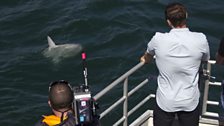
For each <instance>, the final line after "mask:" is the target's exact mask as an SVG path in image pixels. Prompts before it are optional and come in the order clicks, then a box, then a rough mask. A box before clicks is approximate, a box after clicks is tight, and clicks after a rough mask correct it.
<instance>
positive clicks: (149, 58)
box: [140, 52, 153, 63]
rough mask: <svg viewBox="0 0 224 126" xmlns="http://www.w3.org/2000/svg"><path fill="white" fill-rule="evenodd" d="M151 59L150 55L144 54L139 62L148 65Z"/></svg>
mask: <svg viewBox="0 0 224 126" xmlns="http://www.w3.org/2000/svg"><path fill="white" fill-rule="evenodd" d="M152 58H153V56H152V55H151V54H149V53H147V52H145V54H144V55H143V56H142V57H141V58H140V62H144V63H150V61H151V59H152Z"/></svg>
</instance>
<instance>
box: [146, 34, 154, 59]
mask: <svg viewBox="0 0 224 126" xmlns="http://www.w3.org/2000/svg"><path fill="white" fill-rule="evenodd" d="M155 42H156V34H155V35H154V36H153V37H152V39H151V40H150V41H149V43H148V46H147V50H146V52H147V53H149V54H151V55H153V56H154V55H155Z"/></svg>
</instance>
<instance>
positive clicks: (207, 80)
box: [202, 60, 221, 118]
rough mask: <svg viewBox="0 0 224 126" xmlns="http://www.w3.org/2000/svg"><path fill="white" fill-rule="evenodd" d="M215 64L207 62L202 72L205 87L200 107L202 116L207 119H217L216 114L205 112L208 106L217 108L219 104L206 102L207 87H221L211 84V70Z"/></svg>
mask: <svg viewBox="0 0 224 126" xmlns="http://www.w3.org/2000/svg"><path fill="white" fill-rule="evenodd" d="M215 63H216V62H215V61H214V60H209V61H208V64H207V69H206V70H205V71H204V74H205V76H206V77H207V79H206V80H205V87H204V97H203V105H202V116H209V117H216V118H218V117H219V114H218V113H215V112H209V111H208V110H207V106H208V105H214V106H219V102H217V101H210V100H208V93H209V86H221V82H211V81H210V79H211V78H212V76H211V68H212V65H214V64H215Z"/></svg>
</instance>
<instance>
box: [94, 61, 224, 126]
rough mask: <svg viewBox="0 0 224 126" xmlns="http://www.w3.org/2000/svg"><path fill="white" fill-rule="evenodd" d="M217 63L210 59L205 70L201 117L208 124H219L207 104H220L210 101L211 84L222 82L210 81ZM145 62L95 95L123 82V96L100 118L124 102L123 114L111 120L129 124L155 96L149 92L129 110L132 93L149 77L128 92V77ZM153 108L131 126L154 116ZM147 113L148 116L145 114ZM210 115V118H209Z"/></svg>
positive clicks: (217, 84)
mask: <svg viewBox="0 0 224 126" xmlns="http://www.w3.org/2000/svg"><path fill="white" fill-rule="evenodd" d="M213 64H215V61H209V62H208V64H207V68H206V69H205V70H203V71H204V75H206V76H207V77H208V78H207V79H206V80H205V86H204V94H203V105H202V116H206V117H203V118H202V116H201V118H200V122H203V123H206V124H215V125H216V124H218V121H217V119H216V120H215V121H214V119H212V120H210V117H218V116H219V115H218V113H214V112H209V111H207V105H216V106H218V105H219V102H217V101H210V100H208V92H209V86H214V85H215V86H220V85H221V83H220V82H210V77H211V75H210V74H211V65H213ZM143 65H144V63H142V62H140V63H138V64H137V65H136V66H134V67H133V68H131V69H130V70H129V71H127V72H126V73H125V74H123V75H122V76H120V77H119V78H118V79H116V80H115V81H113V82H112V83H111V84H109V85H108V86H107V87H106V88H104V89H103V90H102V91H100V92H99V93H98V94H96V95H95V96H94V98H95V99H96V100H99V99H100V98H101V97H102V96H104V95H105V94H106V93H108V92H109V91H110V90H111V89H112V88H114V87H115V86H117V85H119V84H120V83H122V82H123V96H122V97H121V98H120V99H119V100H117V101H115V103H113V104H112V105H111V106H109V107H108V108H107V109H106V110H104V111H103V112H101V114H100V119H102V118H104V117H105V116H106V115H107V114H109V113H110V112H111V111H113V110H114V109H115V108H116V107H117V106H118V105H120V104H122V103H123V116H122V117H121V118H120V119H118V120H117V122H115V123H113V124H112V122H110V123H111V124H112V125H113V126H118V125H121V124H122V123H123V126H128V123H129V122H128V117H129V116H130V115H131V114H132V113H133V112H135V111H136V110H138V109H139V108H140V107H141V106H142V105H143V104H145V103H146V102H147V101H149V100H150V99H151V98H155V95H154V94H149V95H148V96H146V97H145V98H144V99H143V100H142V101H141V102H140V103H138V104H137V105H136V106H135V107H133V108H132V109H131V110H130V111H128V99H129V98H130V96H131V95H132V94H134V93H135V92H136V91H137V90H139V89H140V88H142V87H143V86H144V85H146V84H147V83H148V81H149V80H148V78H146V79H145V80H143V81H142V82H141V83H140V84H138V85H137V86H136V87H135V88H133V89H132V90H131V91H129V92H128V78H129V76H131V75H132V74H133V73H134V72H136V71H137V70H139V69H140V68H141V67H142V66H143ZM152 112H153V111H152V110H147V111H146V112H145V113H144V114H142V116H143V117H142V116H141V117H140V118H141V120H140V121H139V119H136V120H137V122H136V120H135V121H134V122H132V123H130V125H131V126H138V125H142V123H143V121H147V119H149V118H150V117H152ZM144 115H146V116H144ZM207 117H208V118H207Z"/></svg>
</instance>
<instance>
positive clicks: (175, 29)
mask: <svg viewBox="0 0 224 126" xmlns="http://www.w3.org/2000/svg"><path fill="white" fill-rule="evenodd" d="M182 31H189V28H173V29H171V30H170V32H182Z"/></svg>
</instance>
